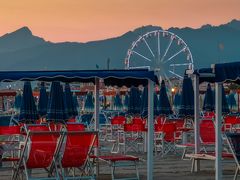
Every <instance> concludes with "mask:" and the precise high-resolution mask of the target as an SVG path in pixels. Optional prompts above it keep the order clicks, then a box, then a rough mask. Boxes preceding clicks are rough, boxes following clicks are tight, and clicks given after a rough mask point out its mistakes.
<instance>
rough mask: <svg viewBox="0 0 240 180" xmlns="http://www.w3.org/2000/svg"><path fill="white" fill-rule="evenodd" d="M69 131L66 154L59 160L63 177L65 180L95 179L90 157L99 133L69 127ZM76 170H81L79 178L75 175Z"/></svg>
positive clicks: (79, 127) (80, 127)
mask: <svg viewBox="0 0 240 180" xmlns="http://www.w3.org/2000/svg"><path fill="white" fill-rule="evenodd" d="M67 129H68V131H67V133H66V143H65V148H64V152H63V155H62V157H61V158H59V160H58V164H59V167H60V168H61V176H62V177H63V179H68V178H69V179H71V178H80V179H81V178H89V179H91V178H94V174H93V171H92V167H91V165H92V164H91V163H90V162H89V156H90V152H91V150H92V148H93V146H94V145H96V139H97V132H83V131H82V126H78V127H77V126H75V128H73V126H72V127H70V126H67ZM86 167H87V168H88V169H87V170H86ZM76 169H79V170H80V175H79V176H76V174H75V170H76ZM71 172H72V174H71Z"/></svg>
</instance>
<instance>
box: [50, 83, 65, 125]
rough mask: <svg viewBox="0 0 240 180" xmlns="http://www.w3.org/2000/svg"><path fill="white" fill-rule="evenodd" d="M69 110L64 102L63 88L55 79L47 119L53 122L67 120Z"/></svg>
mask: <svg viewBox="0 0 240 180" xmlns="http://www.w3.org/2000/svg"><path fill="white" fill-rule="evenodd" d="M67 118H68V116H67V112H66V109H65V104H64V95H63V88H62V86H61V84H60V82H58V81H53V82H52V85H51V90H50V97H49V103H48V111H47V120H48V121H53V122H65V121H66V120H67Z"/></svg>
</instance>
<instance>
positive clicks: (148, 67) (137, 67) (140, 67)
mask: <svg viewBox="0 0 240 180" xmlns="http://www.w3.org/2000/svg"><path fill="white" fill-rule="evenodd" d="M129 69H149V70H150V66H135V67H129Z"/></svg>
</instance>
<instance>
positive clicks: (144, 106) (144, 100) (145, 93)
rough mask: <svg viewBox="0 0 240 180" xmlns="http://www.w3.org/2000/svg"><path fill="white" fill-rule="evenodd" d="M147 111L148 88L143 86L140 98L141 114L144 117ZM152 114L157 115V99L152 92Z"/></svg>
mask: <svg viewBox="0 0 240 180" xmlns="http://www.w3.org/2000/svg"><path fill="white" fill-rule="evenodd" d="M147 113H148V88H147V87H144V89H143V93H142V99H141V115H142V116H143V117H146V116H147ZM154 115H156V116H157V115H159V99H158V96H157V94H156V93H154Z"/></svg>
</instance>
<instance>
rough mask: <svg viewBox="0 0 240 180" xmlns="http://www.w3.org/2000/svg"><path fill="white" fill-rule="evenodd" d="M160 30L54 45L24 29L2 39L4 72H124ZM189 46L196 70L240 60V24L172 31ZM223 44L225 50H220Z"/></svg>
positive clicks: (0, 57)
mask: <svg viewBox="0 0 240 180" xmlns="http://www.w3.org/2000/svg"><path fill="white" fill-rule="evenodd" d="M156 29H161V27H158V26H151V25H149V26H143V27H139V28H137V29H135V30H133V31H129V32H127V33H125V34H123V35H121V36H119V37H115V38H110V39H106V40H100V41H92V42H87V43H78V42H63V43H52V42H49V41H45V40H44V39H43V38H40V37H37V36H34V35H33V34H32V32H31V30H30V29H29V28H28V27H22V28H20V29H18V30H16V31H14V32H12V33H8V34H5V35H3V36H1V37H0V61H1V66H0V70H59V69H66V70H67V69H96V65H97V66H98V67H99V69H106V68H107V61H108V59H110V68H111V69H114V68H115V69H116V68H118V69H119V68H124V58H125V56H126V53H127V50H128V48H129V47H130V46H131V44H132V42H133V41H134V40H136V39H137V37H139V35H141V34H144V33H146V32H148V31H152V30H156ZM168 30H169V31H171V32H173V33H175V34H177V35H178V36H180V37H181V38H182V39H184V41H185V42H186V43H187V44H188V46H189V48H190V50H191V52H192V55H193V59H194V64H195V67H196V68H200V67H206V66H210V64H213V63H219V62H221V63H223V62H231V61H239V60H240V21H239V20H232V21H231V22H229V23H226V24H222V25H219V26H212V25H209V24H208V25H203V26H202V27H201V28H197V29H193V28H188V27H186V28H169V29H168ZM219 44H221V47H222V48H221V49H220V48H219Z"/></svg>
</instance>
